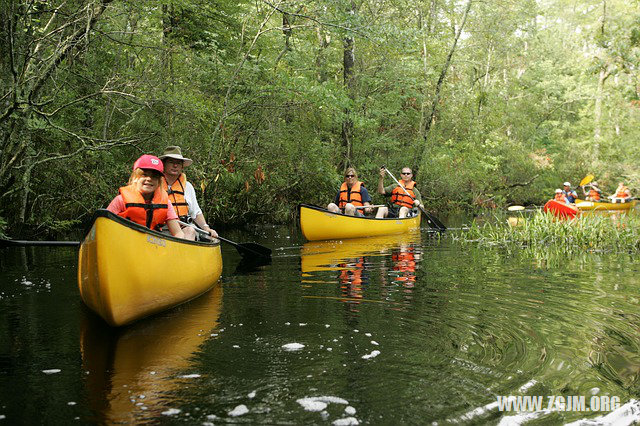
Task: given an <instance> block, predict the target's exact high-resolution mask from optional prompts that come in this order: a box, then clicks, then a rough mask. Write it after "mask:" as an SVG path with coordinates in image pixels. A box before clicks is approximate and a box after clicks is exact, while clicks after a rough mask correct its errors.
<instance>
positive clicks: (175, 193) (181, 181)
mask: <svg viewBox="0 0 640 426" xmlns="http://www.w3.org/2000/svg"><path fill="white" fill-rule="evenodd" d="M186 186H187V175H185V174H184V173H182V174H181V175H180V177H179V178H178V179H176V180H175V181H174V182H173V184H171V188H169V184H168V183H167V179H166V178H164V177H163V178H162V187H163V188H164V190H165V191H167V194H169V199H170V200H171V204H173V209H174V210H175V211H176V214H177V215H178V216H179V217H180V218H181V219H182V220H184V219H185V218H186V217H187V216H189V204H187V200H185V198H184V188H185V187H186ZM185 222H186V221H185Z"/></svg>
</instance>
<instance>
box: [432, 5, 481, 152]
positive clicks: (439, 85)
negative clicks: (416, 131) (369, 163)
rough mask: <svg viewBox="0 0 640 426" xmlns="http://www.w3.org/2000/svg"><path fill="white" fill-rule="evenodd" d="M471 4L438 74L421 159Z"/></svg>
mask: <svg viewBox="0 0 640 426" xmlns="http://www.w3.org/2000/svg"><path fill="white" fill-rule="evenodd" d="M472 2H473V0H468V1H467V6H466V7H465V9H464V15H463V16H462V22H461V23H460V26H459V27H458V31H457V32H456V35H455V37H454V39H453V43H452V44H451V49H450V50H449V54H448V55H447V60H446V61H445V64H444V66H443V67H442V71H441V72H440V77H439V78H438V83H437V84H436V91H435V96H434V99H433V103H432V104H431V112H430V114H429V115H428V116H427V118H426V120H425V123H424V132H423V139H424V148H423V152H422V158H425V157H426V155H427V152H428V144H427V142H428V137H429V131H430V130H431V125H432V123H433V120H434V117H435V115H436V110H437V108H438V103H440V93H441V91H442V83H443V82H444V79H445V77H446V76H447V72H448V70H449V66H450V65H451V58H452V57H453V54H454V53H455V51H456V46H457V44H458V39H460V34H461V33H462V30H463V29H464V26H465V24H466V22H467V16H468V15H469V10H470V9H471V3H472Z"/></svg>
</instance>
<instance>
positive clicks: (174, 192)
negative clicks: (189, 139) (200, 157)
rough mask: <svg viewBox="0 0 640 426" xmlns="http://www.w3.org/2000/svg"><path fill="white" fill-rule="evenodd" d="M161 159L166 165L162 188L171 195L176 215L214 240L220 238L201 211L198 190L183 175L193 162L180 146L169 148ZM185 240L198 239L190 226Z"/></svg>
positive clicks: (186, 230)
mask: <svg viewBox="0 0 640 426" xmlns="http://www.w3.org/2000/svg"><path fill="white" fill-rule="evenodd" d="M160 159H161V160H162V162H163V163H164V179H162V187H163V188H164V190H165V191H167V193H168V194H169V199H170V200H171V203H172V204H173V208H174V209H175V212H176V214H177V215H178V217H179V218H180V220H181V221H182V222H186V223H191V222H193V223H195V224H196V225H198V227H199V228H200V229H202V230H204V231H207V232H208V233H209V235H211V236H212V237H213V238H217V237H218V233H217V232H216V231H215V230H213V229H211V228H210V227H209V225H208V224H207V221H206V220H205V218H204V215H203V214H202V210H200V206H199V205H198V200H197V198H196V190H195V189H194V188H193V185H192V184H191V182H189V181H187V176H186V175H185V174H184V173H183V170H184V168H185V167H188V166H190V165H191V164H192V163H193V161H192V160H191V159H189V158H185V157H183V156H182V150H181V149H180V147H179V146H175V145H172V146H168V147H167V148H166V149H165V150H164V152H163V153H162V155H160ZM182 230H183V231H184V234H185V238H186V239H188V240H195V239H196V231H195V229H193V228H192V227H190V226H185V227H184V228H183V229H182Z"/></svg>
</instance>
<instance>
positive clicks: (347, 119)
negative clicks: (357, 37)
mask: <svg viewBox="0 0 640 426" xmlns="http://www.w3.org/2000/svg"><path fill="white" fill-rule="evenodd" d="M355 12H356V9H355V5H354V4H353V3H351V7H350V9H349V10H348V13H351V14H355ZM354 65H355V51H354V39H353V37H352V36H351V35H347V36H346V37H345V39H344V48H343V52H342V67H343V71H344V75H343V83H344V88H345V90H346V91H347V95H348V96H349V98H350V99H351V100H352V101H353V100H354V99H355V80H354V79H355V76H354ZM352 144H353V119H352V118H351V109H350V108H345V110H344V121H343V122H342V148H343V149H342V152H343V158H342V161H341V163H340V164H339V166H338V167H339V168H340V170H339V171H340V172H342V170H344V169H345V168H347V167H349V165H350V164H351V152H352V151H353V145H352Z"/></svg>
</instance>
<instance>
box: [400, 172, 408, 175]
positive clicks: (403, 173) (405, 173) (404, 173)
mask: <svg viewBox="0 0 640 426" xmlns="http://www.w3.org/2000/svg"><path fill="white" fill-rule="evenodd" d="M400 174H401V175H410V174H411V172H402V173H400Z"/></svg>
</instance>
